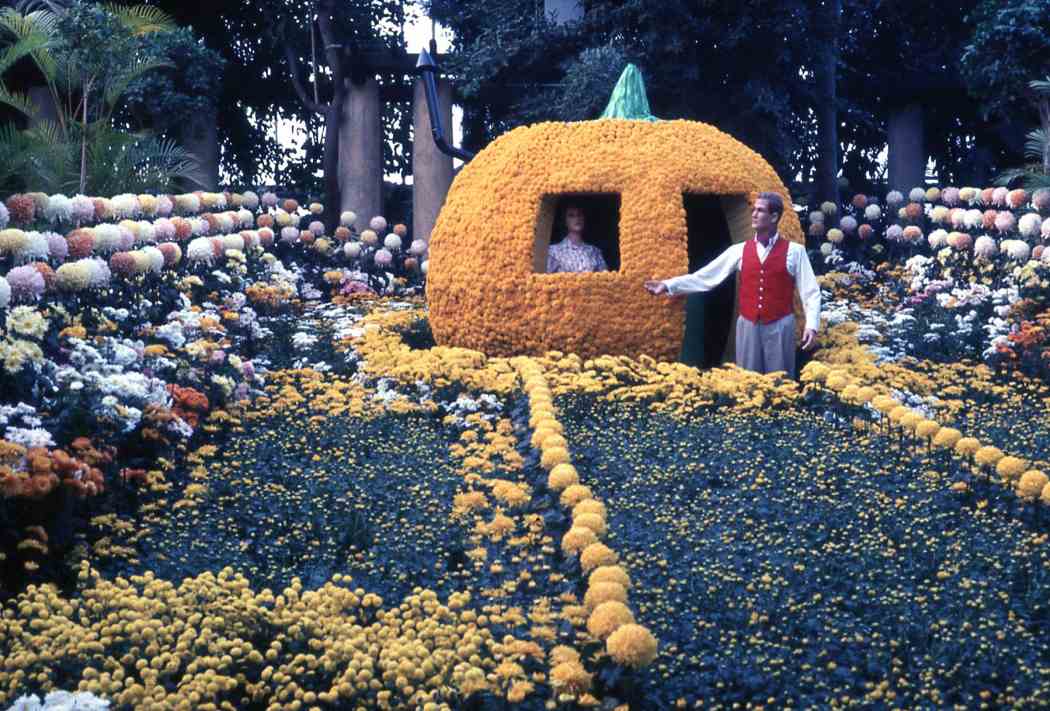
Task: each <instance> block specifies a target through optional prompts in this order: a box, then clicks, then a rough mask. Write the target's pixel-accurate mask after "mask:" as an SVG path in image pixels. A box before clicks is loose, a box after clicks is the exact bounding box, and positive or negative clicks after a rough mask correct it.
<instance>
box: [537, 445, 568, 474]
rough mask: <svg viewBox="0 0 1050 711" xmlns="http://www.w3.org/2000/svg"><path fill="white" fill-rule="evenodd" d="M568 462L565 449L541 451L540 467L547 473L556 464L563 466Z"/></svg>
mask: <svg viewBox="0 0 1050 711" xmlns="http://www.w3.org/2000/svg"><path fill="white" fill-rule="evenodd" d="M568 461H569V450H567V449H565V447H551V448H549V449H545V450H543V454H541V455H540V466H542V467H543V468H544V469H546V470H547V471H550V470H551V469H553V468H554V467H555V466H556V465H558V464H565V463H566V462H568Z"/></svg>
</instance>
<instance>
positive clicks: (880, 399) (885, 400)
mask: <svg viewBox="0 0 1050 711" xmlns="http://www.w3.org/2000/svg"><path fill="white" fill-rule="evenodd" d="M872 390H873V391H874V388H872ZM871 404H872V407H874V408H875V409H876V410H878V411H879V412H881V413H883V414H889V413H890V412H892V411H893V410H894V408H897V407H899V406H900V403H899V402H897V401H896V400H894V399H893V398H892V397H890V396H889V395H878V396H876V397H873V398H872V400H871Z"/></svg>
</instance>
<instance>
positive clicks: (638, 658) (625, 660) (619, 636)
mask: <svg viewBox="0 0 1050 711" xmlns="http://www.w3.org/2000/svg"><path fill="white" fill-rule="evenodd" d="M605 649H606V651H607V652H608V653H609V656H610V657H612V658H613V659H614V660H615V661H616V663H618V664H622V665H623V666H625V667H631V668H633V669H641V668H642V667H645V666H648V665H649V664H651V663H652V661H653V660H654V659H656V651H657V642H656V638H655V637H653V634H652V632H650V631H649V630H647V629H646V628H645V627H642V626H641V625H636V624H626V625H622V626H621V627H619V628H618V629H617V630H616V631H615V632H613V633H612V634H611V635H609V638H608V639H607V640H606V641H605Z"/></svg>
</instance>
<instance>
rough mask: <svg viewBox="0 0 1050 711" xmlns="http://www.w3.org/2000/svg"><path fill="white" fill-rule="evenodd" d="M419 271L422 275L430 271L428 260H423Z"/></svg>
mask: <svg viewBox="0 0 1050 711" xmlns="http://www.w3.org/2000/svg"><path fill="white" fill-rule="evenodd" d="M419 271H421V272H423V274H424V275H425V274H426V273H427V272H429V271H430V260H429V259H424V260H423V263H422V264H420V265H419Z"/></svg>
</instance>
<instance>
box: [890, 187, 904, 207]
mask: <svg viewBox="0 0 1050 711" xmlns="http://www.w3.org/2000/svg"><path fill="white" fill-rule="evenodd" d="M903 204H904V195H903V193H901V191H900V190H891V191H889V192H888V193H886V207H891V208H893V209H897V208H898V207H900V206H901V205H903Z"/></svg>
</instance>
